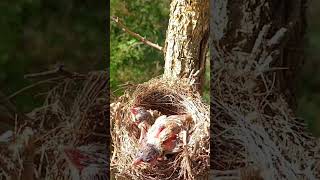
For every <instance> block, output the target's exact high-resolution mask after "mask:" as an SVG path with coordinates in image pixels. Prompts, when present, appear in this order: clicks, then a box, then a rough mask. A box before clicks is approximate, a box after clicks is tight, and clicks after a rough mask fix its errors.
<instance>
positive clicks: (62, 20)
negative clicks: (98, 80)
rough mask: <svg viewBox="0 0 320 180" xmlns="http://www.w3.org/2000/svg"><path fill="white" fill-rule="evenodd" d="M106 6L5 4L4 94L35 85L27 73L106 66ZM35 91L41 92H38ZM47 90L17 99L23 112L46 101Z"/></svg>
mask: <svg viewBox="0 0 320 180" xmlns="http://www.w3.org/2000/svg"><path fill="white" fill-rule="evenodd" d="M106 14H107V13H106V4H105V3H104V1H90V0H82V1H80V0H68V1H64V0H56V1H41V0H15V1H6V0H5V1H1V2H0V17H1V18H0V26H1V28H0V34H1V41H0V90H1V91H2V92H3V93H4V94H7V95H9V94H12V93H14V92H16V91H18V90H19V89H21V88H23V87H25V86H28V85H31V84H32V83H34V82H31V81H28V80H26V79H24V77H23V76H24V75H25V74H28V73H36V72H42V71H46V70H49V69H53V68H54V65H55V64H57V63H63V64H64V65H65V66H66V67H67V68H68V69H70V70H72V71H77V72H87V71H90V70H98V69H104V68H105V67H106V57H105V54H106V53H105V51H106V46H105V45H106V43H105V42H106V36H105V32H106V29H105V24H106V21H105V19H106ZM35 92H36V93H35ZM42 92H45V87H43V86H41V88H39V87H36V88H34V89H31V90H30V91H27V92H24V93H22V94H19V95H18V96H17V97H16V98H14V99H12V100H13V101H14V102H15V103H16V104H17V106H18V108H19V110H20V111H30V110H32V109H33V108H34V107H35V106H37V105H39V104H41V103H42V102H43V97H44V96H43V95H42V96H37V97H35V96H36V95H38V93H42Z"/></svg>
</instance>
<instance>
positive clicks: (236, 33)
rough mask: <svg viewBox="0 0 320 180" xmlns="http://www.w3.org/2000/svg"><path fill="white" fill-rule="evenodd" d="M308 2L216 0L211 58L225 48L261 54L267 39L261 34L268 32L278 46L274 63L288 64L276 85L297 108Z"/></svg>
mask: <svg viewBox="0 0 320 180" xmlns="http://www.w3.org/2000/svg"><path fill="white" fill-rule="evenodd" d="M305 6H306V0H280V1H279V0H248V1H244V0H242V1H240V0H236V1H227V0H212V3H211V8H210V12H211V13H212V14H211V17H212V18H211V20H210V21H211V22H210V24H211V27H210V29H212V30H211V37H212V39H211V44H212V46H211V48H212V50H213V52H212V53H211V55H212V57H211V59H212V60H213V61H214V60H215V59H218V58H219V57H218V54H219V53H221V52H223V53H224V54H230V55H231V54H232V56H234V55H237V53H236V52H239V53H238V57H241V58H243V52H245V53H249V54H251V57H254V58H256V57H259V55H261V54H259V53H262V51H261V50H260V48H261V47H260V46H259V44H260V45H261V44H262V43H263V42H261V41H262V40H263V39H262V38H261V37H259V34H260V36H261V35H263V36H265V37H266V38H267V39H269V44H270V47H269V48H270V52H271V51H272V50H277V54H276V55H275V56H276V57H273V59H274V60H273V62H272V63H273V65H274V66H277V67H284V68H287V69H286V70H281V71H277V78H276V88H278V89H279V91H280V92H281V93H284V94H285V95H286V97H287V101H288V102H289V104H290V105H291V107H292V108H293V109H294V108H295V106H296V104H295V96H294V94H295V86H296V84H295V81H296V74H297V70H298V69H299V68H300V67H301V65H302V63H303V59H304V52H303V46H304V45H305V37H304V34H305V27H306V17H305V14H306V11H305V9H306V8H305ZM263 31H265V32H263ZM262 32H263V33H262ZM247 58H248V59H249V58H250V57H247ZM254 60H255V61H259V59H254Z"/></svg>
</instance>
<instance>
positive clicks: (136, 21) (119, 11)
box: [110, 0, 210, 102]
mask: <svg viewBox="0 0 320 180" xmlns="http://www.w3.org/2000/svg"><path fill="white" fill-rule="evenodd" d="M169 7H170V1H169V0H163V1H151V0H149V1H148V0H137V1H128V0H127V1H125V0H111V15H112V16H117V17H119V18H120V19H121V20H122V21H123V23H124V24H125V25H126V26H127V27H128V28H129V29H130V30H132V31H134V32H136V33H138V34H140V35H141V36H144V37H145V38H147V39H149V40H151V41H152V42H154V43H157V44H159V45H161V46H163V45H164V42H165V33H166V29H167V26H168V20H169ZM111 24H112V25H111V27H110V28H111V29H110V38H111V39H110V42H111V49H110V50H111V51H110V53H111V57H110V58H111V61H110V81H111V84H110V85H111V91H112V92H114V93H115V95H116V96H119V95H121V93H123V91H122V90H121V89H119V85H121V84H124V83H127V82H133V83H141V82H145V81H148V80H149V79H151V78H152V77H156V76H158V75H160V74H162V73H163V67H164V60H163V55H162V54H161V52H159V51H158V50H155V49H153V48H151V47H149V46H147V45H145V44H143V43H142V42H140V41H139V40H136V39H135V38H133V37H131V36H130V35H128V34H127V33H125V32H123V31H122V30H121V29H119V27H117V26H116V24H115V23H111ZM207 67H208V68H207V72H206V77H207V78H206V80H207V81H206V83H205V92H204V100H206V101H207V102H209V99H210V98H209V88H210V87H209V79H210V78H209V74H210V73H209V63H208V65H207Z"/></svg>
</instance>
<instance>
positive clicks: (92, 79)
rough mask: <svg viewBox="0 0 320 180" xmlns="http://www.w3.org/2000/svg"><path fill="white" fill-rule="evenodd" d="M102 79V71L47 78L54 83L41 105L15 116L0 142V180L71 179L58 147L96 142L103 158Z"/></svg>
mask: <svg viewBox="0 0 320 180" xmlns="http://www.w3.org/2000/svg"><path fill="white" fill-rule="evenodd" d="M108 80H109V79H108V74H107V73H106V72H91V73H88V74H83V75H76V74H74V75H72V76H70V77H64V76H59V77H57V78H55V80H53V79H50V80H48V81H50V82H51V83H53V84H54V85H53V86H50V90H49V91H48V92H47V93H46V96H45V97H46V98H45V102H44V103H43V105H42V106H41V107H38V108H36V109H34V110H33V111H32V112H30V113H29V114H27V117H29V118H28V119H19V120H16V123H15V127H14V128H13V129H12V130H10V131H8V132H11V133H12V136H11V137H10V138H9V139H8V141H7V142H6V143H1V142H0V147H1V148H0V179H28V178H32V177H34V178H36V179H61V180H62V179H63V180H65V179H73V178H74V177H73V175H72V174H71V171H70V170H71V169H70V166H69V165H68V163H67V162H66V158H65V157H64V155H63V151H61V147H64V146H68V147H70V146H71V147H74V148H77V147H89V146H91V145H99V146H101V147H102V148H103V149H104V152H103V153H104V154H105V155H106V156H108V153H107V152H108V150H107V144H109V143H108V142H107V139H108V137H107V132H108V131H107V129H108V125H109V124H108V123H107V121H106V119H107V117H109V108H108V107H109V105H108V98H109V97H108V94H107V84H108ZM92 153H97V152H92ZM106 159H108V157H106ZM107 165H108V164H107V163H105V164H104V166H107ZM108 169H109V168H108V167H105V168H104V172H103V173H104V174H107V173H108V172H107V171H108Z"/></svg>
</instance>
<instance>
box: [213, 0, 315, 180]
mask: <svg viewBox="0 0 320 180" xmlns="http://www.w3.org/2000/svg"><path fill="white" fill-rule="evenodd" d="M305 6H306V1H305V0H242V1H240V0H229V1H228V0H213V1H212V3H211V4H210V12H211V19H210V42H209V45H210V50H211V52H210V55H211V60H212V62H211V63H210V64H211V78H212V79H211V87H213V88H211V96H212V99H211V106H210V108H211V109H210V110H211V114H212V117H214V118H213V119H211V133H212V137H213V138H214V139H213V140H212V141H211V146H210V147H211V149H210V150H211V152H210V154H211V165H210V166H211V168H212V169H214V170H218V171H217V172H219V173H220V172H230V171H229V170H234V169H235V170H238V169H240V174H241V168H243V167H248V165H251V164H252V165H253V166H254V167H256V168H258V169H259V171H260V170H261V172H262V173H260V174H257V175H256V176H257V177H260V176H262V177H263V178H266V179H315V178H314V177H317V178H316V179H319V176H320V175H319V174H318V172H320V171H319V170H318V169H319V166H318V165H317V164H316V163H313V162H319V158H320V157H319V156H318V153H317V151H318V144H319V141H317V140H316V139H315V138H314V137H312V135H311V134H310V133H309V132H308V129H307V128H306V126H305V124H304V123H303V122H301V121H300V120H298V119H297V118H296V115H295V113H294V110H295V107H296V101H295V96H294V94H295V88H294V87H295V81H296V74H297V73H298V70H299V68H300V66H301V65H302V63H303V59H304V51H303V46H304V45H305V37H304V35H305V27H306V26H305V25H306V17H305V14H306V8H305ZM287 130H288V131H287ZM262 134H263V138H262ZM248 139H251V140H248ZM271 147H272V148H271ZM271 149H272V150H271ZM315 149H317V150H315ZM274 152H279V153H278V154H276V153H274ZM299 152H301V153H299ZM297 154H301V155H302V156H303V157H302V158H301V157H298V156H297ZM269 157H272V158H269ZM274 157H277V158H274ZM292 164H294V165H292ZM293 166H294V167H297V168H291V167H293ZM279 167H281V168H279ZM308 168H309V169H310V171H308V170H306V169H308ZM270 169H273V170H272V171H271V170H270ZM307 171H308V172H307ZM237 172H238V171H237ZM256 179H259V178H256Z"/></svg>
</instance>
